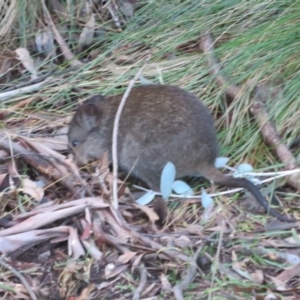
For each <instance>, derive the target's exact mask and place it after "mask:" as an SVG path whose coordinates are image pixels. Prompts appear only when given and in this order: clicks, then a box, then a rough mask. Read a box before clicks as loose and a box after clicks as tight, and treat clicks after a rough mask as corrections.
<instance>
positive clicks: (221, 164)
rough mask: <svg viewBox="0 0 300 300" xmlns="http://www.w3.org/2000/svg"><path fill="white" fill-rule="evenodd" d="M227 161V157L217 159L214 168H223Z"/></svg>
mask: <svg viewBox="0 0 300 300" xmlns="http://www.w3.org/2000/svg"><path fill="white" fill-rule="evenodd" d="M228 161H229V158H228V157H217V158H216V161H215V167H216V168H217V169H219V168H224V167H225V166H226V164H227V162H228Z"/></svg>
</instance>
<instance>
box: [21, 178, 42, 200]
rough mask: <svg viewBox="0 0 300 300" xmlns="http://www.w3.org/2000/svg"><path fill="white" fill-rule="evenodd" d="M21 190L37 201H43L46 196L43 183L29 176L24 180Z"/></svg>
mask: <svg viewBox="0 0 300 300" xmlns="http://www.w3.org/2000/svg"><path fill="white" fill-rule="evenodd" d="M20 191H22V192H23V193H24V194H27V195H29V196H31V197H32V198H33V199H34V200H36V201H41V200H42V199H43V197H44V189H43V187H41V184H40V183H39V182H36V181H33V180H31V179H29V178H24V179H23V180H22V188H20Z"/></svg>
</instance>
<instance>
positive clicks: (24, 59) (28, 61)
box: [15, 48, 38, 80]
mask: <svg viewBox="0 0 300 300" xmlns="http://www.w3.org/2000/svg"><path fill="white" fill-rule="evenodd" d="M15 52H16V54H17V56H16V58H17V59H18V60H20V61H21V63H22V64H23V66H24V67H25V68H26V70H27V71H28V72H30V74H31V80H34V79H36V78H37V77H38V73H37V67H36V66H35V64H34V61H33V59H32V58H31V56H30V53H29V51H28V50H27V49H26V48H18V49H16V50H15Z"/></svg>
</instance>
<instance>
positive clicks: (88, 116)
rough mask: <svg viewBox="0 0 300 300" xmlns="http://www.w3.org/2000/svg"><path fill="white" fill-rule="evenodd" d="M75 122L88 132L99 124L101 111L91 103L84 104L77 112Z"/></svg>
mask: <svg viewBox="0 0 300 300" xmlns="http://www.w3.org/2000/svg"><path fill="white" fill-rule="evenodd" d="M76 114H77V116H76V121H77V123H78V124H80V125H81V126H82V127H83V128H84V129H85V130H87V131H90V130H92V129H93V128H95V127H97V126H98V125H99V124H100V122H101V117H102V110H101V108H100V107H99V106H98V105H96V104H95V103H93V102H87V103H84V104H83V105H82V106H81V107H80V108H79V109H78V111H77V113H76Z"/></svg>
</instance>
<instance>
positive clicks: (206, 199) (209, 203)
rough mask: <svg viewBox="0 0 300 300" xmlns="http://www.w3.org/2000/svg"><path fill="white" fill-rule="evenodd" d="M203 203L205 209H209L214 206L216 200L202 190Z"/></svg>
mask: <svg viewBox="0 0 300 300" xmlns="http://www.w3.org/2000/svg"><path fill="white" fill-rule="evenodd" d="M201 191H202V193H201V203H202V206H203V207H204V208H208V207H210V206H212V205H213V204H214V200H213V198H212V197H211V196H209V195H208V194H207V193H206V191H205V190H204V189H203V188H202V189H201Z"/></svg>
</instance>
